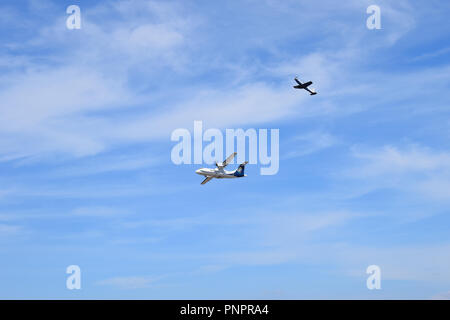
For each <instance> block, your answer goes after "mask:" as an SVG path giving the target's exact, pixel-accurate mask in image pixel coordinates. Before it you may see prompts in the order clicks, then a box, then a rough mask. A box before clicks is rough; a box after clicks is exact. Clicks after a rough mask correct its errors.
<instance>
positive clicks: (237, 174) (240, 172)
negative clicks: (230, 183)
mask: <svg viewBox="0 0 450 320" xmlns="http://www.w3.org/2000/svg"><path fill="white" fill-rule="evenodd" d="M236 154H237V152H234V153H233V154H232V155H231V156H229V157H228V158H226V159H225V161H224V162H222V163H217V162H216V167H217V168H214V169H210V168H201V169H198V170H196V171H195V173H196V174H199V175H202V176H205V177H206V178H205V180H203V182H202V183H201V184H205V183H207V182H208V181H210V180H211V179H212V178H216V179H224V178H242V177H246V176H247V175H246V174H244V169H245V165H246V164H247V163H248V161H245V162H244V163H242V164H241V165H240V166H239V168H237V169H236V170H234V171H225V170H224V168H225V167H226V166H227V165H228V164H229V163H230V162H231V160H233V158H234V157H235V156H236Z"/></svg>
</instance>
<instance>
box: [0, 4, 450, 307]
mask: <svg viewBox="0 0 450 320" xmlns="http://www.w3.org/2000/svg"><path fill="white" fill-rule="evenodd" d="M72 4H76V5H79V6H80V8H81V24H82V28H81V29H80V30H68V29H67V28H66V19H67V17H68V15H67V14H66V8H67V7H68V6H69V5H72ZM371 4H376V5H378V6H380V8H381V26H382V29H381V30H369V29H367V27H366V19H367V18H368V16H369V15H368V14H367V13H366V8H367V7H368V6H369V5H371ZM449 13H450V4H449V3H448V2H446V1H433V0H432V1H427V2H426V3H419V2H418V1H406V0H397V1H372V0H370V1H363V0H359V1H356V0H353V1H345V2H344V3H342V2H336V1H325V0H324V1H318V2H317V1H316V2H311V1H291V0H289V1H283V2H282V3H280V1H272V0H263V1H261V0H258V1H256V0H244V1H226V2H225V3H224V2H220V3H219V2H214V1H204V0H201V1H183V2H181V1H178V2H177V1H144V0H131V1H119V0H117V1H101V2H100V1H61V0H59V1H48V0H39V1H38V0H33V1H25V0H20V1H8V0H7V1H2V3H1V5H0V37H1V40H2V41H1V42H2V45H1V47H0V71H1V72H0V101H1V105H0V261H1V268H0V298H3V299H5V298H25V299H29V298H39V299H47V298H63V299H79V298H84V299H91V298H96V299H98V298H100V299H109V298H116V299H121V298H123V299H156V298H158V299H174V298H175V299H219V298H223V299H299V298H300V299H310V298H323V299H337V298H348V299H355V298H356V299H359V298H362V299H391V298H398V299H405V298H412V299H416V298H421V299H429V298H448V297H450V234H449V225H450V212H449V207H450V206H449V205H450V144H449V141H450V140H449V138H450V117H449V116H450V107H449V105H450V93H449V90H448V89H449V85H450V58H449V54H450V38H449V34H450V33H449V31H450V24H449V23H448V21H447V20H448V15H449ZM295 76H299V77H300V78H302V79H305V80H309V79H311V80H312V81H313V82H314V87H315V88H316V89H317V91H318V92H319V94H318V95H316V96H314V97H311V96H309V95H307V94H306V93H305V92H300V91H297V90H293V89H292V85H293V78H294V77H295ZM194 120H202V121H203V124H204V126H205V128H219V129H221V130H225V129H226V128H243V129H248V128H255V129H259V128H266V129H279V130H280V170H279V172H278V174H276V175H266V176H264V175H260V170H259V166H258V165H248V166H247V168H246V174H248V177H247V178H244V179H236V180H213V181H211V182H210V183H208V184H207V185H205V186H200V182H201V180H202V178H201V177H200V176H198V175H196V174H195V173H194V171H195V170H196V169H198V168H199V167H200V166H199V165H178V166H177V165H174V164H173V163H172V161H171V159H170V153H171V149H172V148H173V146H174V145H175V143H174V142H172V141H170V134H171V132H172V131H173V130H175V129H177V128H187V129H189V130H192V128H193V121H194ZM219 160H220V159H219ZM372 264H375V265H378V266H380V268H381V277H382V284H381V285H382V289H381V290H368V289H367V288H366V279H367V277H368V275H367V274H366V268H367V266H369V265H372ZM69 265H78V266H80V268H81V279H82V280H81V281H82V289H81V290H68V289H67V288H66V278H67V276H68V275H67V274H66V273H65V271H66V268H67V266H69Z"/></svg>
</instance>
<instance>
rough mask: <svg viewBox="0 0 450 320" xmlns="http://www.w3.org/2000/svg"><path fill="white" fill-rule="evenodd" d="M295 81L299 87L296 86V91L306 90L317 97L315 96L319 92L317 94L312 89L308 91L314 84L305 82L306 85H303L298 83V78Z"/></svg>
mask: <svg viewBox="0 0 450 320" xmlns="http://www.w3.org/2000/svg"><path fill="white" fill-rule="evenodd" d="M294 80H295V82H297V83H298V85H296V86H294V88H295V89H305V90H306V91H308V92H309V93H310V94H311V95H312V96H313V95H315V94H317V92H315V91H314V89H313V88H311V90H310V89H308V87H309V86H310V85H312V82H311V81H308V82H305V83H301V82H300V81H298V79H297V78H295V79H294Z"/></svg>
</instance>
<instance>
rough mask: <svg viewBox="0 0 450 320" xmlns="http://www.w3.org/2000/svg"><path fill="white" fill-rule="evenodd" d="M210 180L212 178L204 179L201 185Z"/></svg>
mask: <svg viewBox="0 0 450 320" xmlns="http://www.w3.org/2000/svg"><path fill="white" fill-rule="evenodd" d="M212 178H213V177H206V179H205V180H203V181H202V183H201V184H205V183H207V182H208V181H209V180H211V179H212Z"/></svg>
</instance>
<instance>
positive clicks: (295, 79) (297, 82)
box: [294, 78, 302, 86]
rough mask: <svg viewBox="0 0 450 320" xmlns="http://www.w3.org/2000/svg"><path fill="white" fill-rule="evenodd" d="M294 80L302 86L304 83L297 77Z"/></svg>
mask: <svg viewBox="0 0 450 320" xmlns="http://www.w3.org/2000/svg"><path fill="white" fill-rule="evenodd" d="M294 80H295V82H297V83H298V84H299V85H300V86H301V85H302V83H301V82H300V81H298V79H297V78H295V79H294Z"/></svg>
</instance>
